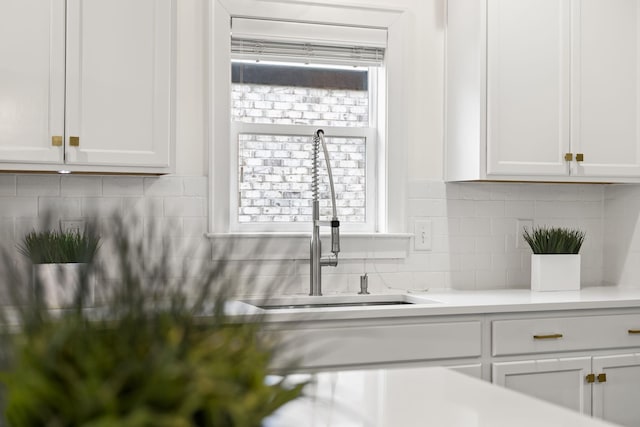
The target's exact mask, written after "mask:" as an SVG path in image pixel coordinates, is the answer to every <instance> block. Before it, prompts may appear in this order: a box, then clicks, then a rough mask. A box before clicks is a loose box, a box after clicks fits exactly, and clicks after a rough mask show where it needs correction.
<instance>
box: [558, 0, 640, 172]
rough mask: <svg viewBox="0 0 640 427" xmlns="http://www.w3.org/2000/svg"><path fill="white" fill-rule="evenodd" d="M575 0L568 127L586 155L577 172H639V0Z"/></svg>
mask: <svg viewBox="0 0 640 427" xmlns="http://www.w3.org/2000/svg"><path fill="white" fill-rule="evenodd" d="M577 5H579V7H577V6H576V8H575V15H576V20H575V22H576V24H575V27H574V29H573V34H574V36H573V38H574V50H573V76H572V77H573V90H572V93H573V115H572V124H571V127H572V142H573V145H574V147H575V153H582V154H583V159H584V160H583V161H581V162H577V163H575V164H574V167H575V173H576V174H577V175H580V176H604V177H607V176H614V177H615V176H635V177H640V135H639V134H638V131H639V129H638V126H639V125H640V97H639V95H640V70H639V69H638V65H639V64H638V61H640V50H639V49H640V43H639V42H640V1H637V0H581V1H580V2H577Z"/></svg>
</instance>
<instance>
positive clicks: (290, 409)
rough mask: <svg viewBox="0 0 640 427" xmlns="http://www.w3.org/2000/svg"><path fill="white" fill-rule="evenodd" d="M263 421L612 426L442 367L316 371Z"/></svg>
mask: <svg viewBox="0 0 640 427" xmlns="http://www.w3.org/2000/svg"><path fill="white" fill-rule="evenodd" d="M310 377H311V378H312V379H313V380H314V382H313V383H311V384H310V385H309V386H307V388H306V389H305V391H306V394H308V395H309V396H310V397H303V398H300V399H298V400H295V401H292V402H290V403H288V404H287V405H285V406H284V407H282V408H281V409H280V410H279V411H278V412H277V413H276V414H274V415H273V416H272V417H270V418H269V419H267V420H265V422H264V426H265V427H299V426H307V427H337V426H340V427H414V426H416V427H417V426H438V427H503V426H504V427H513V426H518V427H528V426H531V427H534V426H535V427H539V426H545V427H553V426H558V427H560V426H562V427H598V426H601V427H604V426H610V427H611V426H613V424H609V423H606V422H604V421H601V420H597V419H593V418H589V417H587V416H584V415H581V414H579V413H577V412H574V411H571V410H569V409H565V408H562V407H559V406H556V405H553V404H551V403H547V402H543V401H541V400H537V399H534V398H532V397H529V396H526V395H524V394H520V393H517V392H514V391H512V390H508V389H506V388H503V387H499V386H496V385H493V384H490V383H488V382H485V381H482V380H479V379H477V378H472V377H469V376H466V375H463V374H460V373H458V372H454V371H451V370H448V369H445V368H403V369H384V370H362V371H339V372H323V373H318V374H313V376H304V375H301V376H299V378H301V379H302V380H305V379H308V378H310Z"/></svg>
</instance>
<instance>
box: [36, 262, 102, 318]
mask: <svg viewBox="0 0 640 427" xmlns="http://www.w3.org/2000/svg"><path fill="white" fill-rule="evenodd" d="M85 268H87V264H81V263H69V264H35V265H34V266H33V275H34V291H35V292H40V293H41V295H42V301H43V303H44V305H45V306H46V307H48V308H69V307H72V306H73V304H74V301H75V298H76V295H77V294H78V292H79V291H80V289H79V284H80V279H81V275H82V269H85ZM93 293H94V278H92V277H91V278H88V280H87V290H86V294H85V297H84V301H83V305H85V306H91V305H93Z"/></svg>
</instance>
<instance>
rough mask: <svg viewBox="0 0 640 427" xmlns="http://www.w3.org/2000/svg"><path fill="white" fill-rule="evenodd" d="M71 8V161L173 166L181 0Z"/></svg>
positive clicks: (113, 0)
mask: <svg viewBox="0 0 640 427" xmlns="http://www.w3.org/2000/svg"><path fill="white" fill-rule="evenodd" d="M67 5H68V6H67V7H68V9H67V110H66V111H67V116H66V125H67V135H66V136H67V138H66V141H67V148H66V150H67V151H66V161H67V163H69V164H81V165H111V166H142V167H145V166H149V167H168V166H169V163H168V162H169V156H170V147H171V139H172V132H173V126H172V121H173V111H172V108H171V102H172V89H171V88H172V78H173V68H174V64H173V60H172V57H173V51H174V37H173V33H174V31H175V25H174V20H175V18H174V17H175V13H174V10H173V9H174V1H173V0H136V1H131V0H94V1H81V0H68V2H67ZM76 137H77V139H76ZM76 144H77V145H76Z"/></svg>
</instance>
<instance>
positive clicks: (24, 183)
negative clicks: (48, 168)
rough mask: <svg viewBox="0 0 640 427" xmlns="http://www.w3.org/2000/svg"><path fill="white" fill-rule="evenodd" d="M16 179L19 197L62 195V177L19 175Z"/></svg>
mask: <svg viewBox="0 0 640 427" xmlns="http://www.w3.org/2000/svg"><path fill="white" fill-rule="evenodd" d="M16 178H17V180H16V193H17V195H18V196H59V195H60V176H58V175H18V176H17V177H16Z"/></svg>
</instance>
